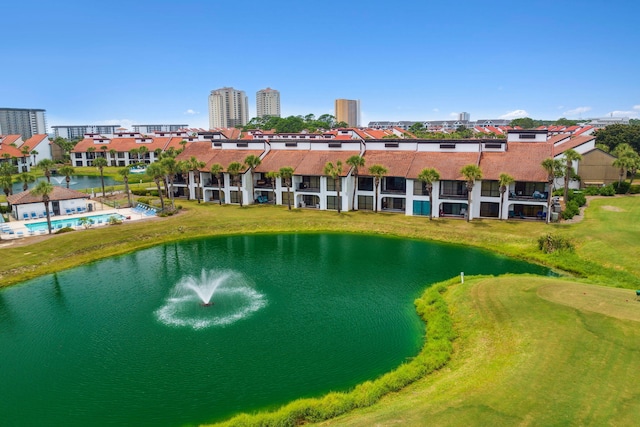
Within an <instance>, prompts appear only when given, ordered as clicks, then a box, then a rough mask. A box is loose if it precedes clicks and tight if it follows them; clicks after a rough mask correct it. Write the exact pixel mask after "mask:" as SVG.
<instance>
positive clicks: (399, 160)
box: [360, 150, 416, 177]
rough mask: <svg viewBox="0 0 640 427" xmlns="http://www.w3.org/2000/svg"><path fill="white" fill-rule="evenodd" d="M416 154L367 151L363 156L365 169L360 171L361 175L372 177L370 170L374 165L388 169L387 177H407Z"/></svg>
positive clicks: (410, 152)
mask: <svg viewBox="0 0 640 427" xmlns="http://www.w3.org/2000/svg"><path fill="white" fill-rule="evenodd" d="M415 154H416V152H415V151H382V150H371V151H367V152H365V153H364V156H363V157H364V161H365V167H364V168H362V170H361V171H360V175H363V176H371V175H370V174H369V168H370V167H371V166H373V165H381V166H384V167H385V168H387V176H402V177H406V176H407V173H408V172H409V168H410V167H411V163H412V162H413V157H414V155H415Z"/></svg>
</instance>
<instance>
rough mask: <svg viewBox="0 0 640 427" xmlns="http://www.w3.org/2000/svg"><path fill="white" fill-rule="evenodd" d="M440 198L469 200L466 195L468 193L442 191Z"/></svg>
mask: <svg viewBox="0 0 640 427" xmlns="http://www.w3.org/2000/svg"><path fill="white" fill-rule="evenodd" d="M440 198H441V199H455V200H467V195H466V194H447V193H441V194H440Z"/></svg>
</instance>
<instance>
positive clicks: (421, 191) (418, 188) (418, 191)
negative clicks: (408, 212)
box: [413, 179, 433, 196]
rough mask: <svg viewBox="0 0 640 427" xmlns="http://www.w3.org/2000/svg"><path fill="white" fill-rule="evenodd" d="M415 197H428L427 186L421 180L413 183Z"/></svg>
mask: <svg viewBox="0 0 640 427" xmlns="http://www.w3.org/2000/svg"><path fill="white" fill-rule="evenodd" d="M432 185H433V184H432ZM413 195H414V196H428V195H429V192H428V191H427V189H426V185H425V183H424V182H422V181H420V180H417V179H416V180H414V181H413Z"/></svg>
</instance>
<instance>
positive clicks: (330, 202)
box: [327, 196, 342, 210]
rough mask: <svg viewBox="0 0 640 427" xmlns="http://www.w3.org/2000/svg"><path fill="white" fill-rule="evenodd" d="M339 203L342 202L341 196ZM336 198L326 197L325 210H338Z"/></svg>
mask: <svg viewBox="0 0 640 427" xmlns="http://www.w3.org/2000/svg"><path fill="white" fill-rule="evenodd" d="M340 201H342V196H340ZM338 203H340V202H339V201H338V196H327V209H335V210H338Z"/></svg>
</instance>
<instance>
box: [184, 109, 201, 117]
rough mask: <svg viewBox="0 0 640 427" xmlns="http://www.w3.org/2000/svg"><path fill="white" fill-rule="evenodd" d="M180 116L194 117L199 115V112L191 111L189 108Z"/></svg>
mask: <svg viewBox="0 0 640 427" xmlns="http://www.w3.org/2000/svg"><path fill="white" fill-rule="evenodd" d="M182 114H187V115H189V116H194V115H196V114H200V111H196V110H192V109H191V108H189V109H188V110H187V111H185V112H184V113H182Z"/></svg>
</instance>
